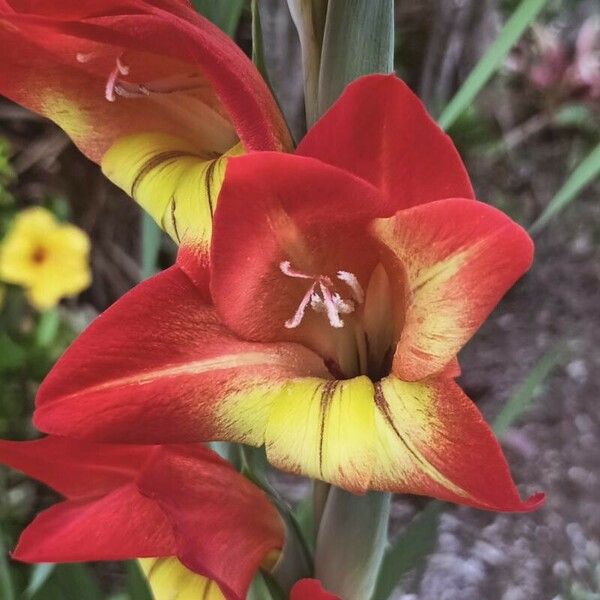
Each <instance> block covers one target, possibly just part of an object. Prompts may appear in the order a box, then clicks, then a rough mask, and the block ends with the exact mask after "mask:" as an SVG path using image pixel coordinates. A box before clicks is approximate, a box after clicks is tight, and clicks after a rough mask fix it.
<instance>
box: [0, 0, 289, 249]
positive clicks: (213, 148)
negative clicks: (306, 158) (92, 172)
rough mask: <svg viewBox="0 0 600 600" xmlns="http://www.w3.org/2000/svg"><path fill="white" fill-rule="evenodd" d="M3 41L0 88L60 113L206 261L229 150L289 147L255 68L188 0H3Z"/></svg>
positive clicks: (92, 152) (80, 141)
mask: <svg viewBox="0 0 600 600" xmlns="http://www.w3.org/2000/svg"><path fill="white" fill-rule="evenodd" d="M0 47H2V61H1V63H0V94H3V95H5V96H7V97H9V98H11V99H12V100H14V101H16V102H18V103H19V104H22V105H23V106H26V107H28V108H30V109H31V110H33V111H36V112H38V113H40V114H42V115H44V116H46V117H48V118H50V119H52V120H53V121H55V122H56V123H57V124H58V125H59V126H60V127H62V128H63V129H64V130H65V131H66V133H67V134H68V135H69V136H70V137H71V138H72V139H73V141H74V142H75V143H76V144H77V146H78V147H79V148H80V149H81V150H82V151H83V152H84V153H85V154H86V155H87V156H88V157H89V158H91V159H92V160H94V161H96V162H98V163H100V164H101V166H102V169H103V171H104V173H105V174H106V175H107V176H108V177H109V178H110V179H111V180H112V181H113V182H114V183H116V184H117V185H118V186H120V187H121V188H123V189H124V190H125V191H126V192H127V193H129V194H130V195H131V196H132V197H133V198H134V199H135V200H136V201H137V202H139V203H140V204H141V205H142V206H143V207H144V208H145V209H146V210H147V211H148V212H149V213H150V214H151V215H152V217H153V218H154V219H155V220H156V222H157V223H158V224H159V225H160V226H161V227H162V228H163V229H164V230H165V231H166V232H167V233H168V234H169V235H170V236H171V237H172V238H173V239H174V240H175V241H176V242H177V243H181V245H182V247H183V248H184V249H185V250H186V251H188V254H193V255H195V256H196V258H197V259H199V260H206V252H207V246H208V241H209V239H210V231H211V222H212V216H213V212H214V209H215V205H216V201H217V197H218V193H219V190H220V186H221V182H222V178H223V173H224V170H225V164H226V158H222V157H226V156H228V155H232V154H239V153H241V152H243V150H244V149H245V150H247V151H250V150H276V151H279V150H289V149H290V148H291V140H290V137H289V133H288V130H287V127H286V125H285V121H284V120H283V117H282V115H281V113H280V111H279V109H278V107H277V104H276V102H275V100H274V98H273V97H272V95H271V93H270V91H269V89H268V87H267V85H266V84H265V82H264V81H263V79H262V77H261V75H260V74H259V72H258V71H257V70H256V68H255V67H254V65H253V64H252V63H251V62H250V60H249V59H248V58H247V57H246V56H245V55H244V53H243V52H242V51H241V50H240V49H239V48H238V47H237V46H236V45H235V43H234V42H233V41H232V40H231V39H229V38H228V37H227V36H226V35H225V34H224V33H223V32H221V31H220V30H219V29H218V28H217V27H215V26H214V25H212V24H211V23H210V22H209V21H207V20H206V19H205V18H203V17H202V16H200V15H199V14H198V13H197V12H196V11H195V10H194V9H193V8H192V6H191V5H190V4H189V3H188V2H186V1H184V0H104V1H103V2H98V1H97V0H77V1H74V0H69V1H62V0H61V2H58V3H57V2H55V0H36V1H34V2H31V1H29V0H0ZM198 257H199V258H198ZM190 260H192V259H190Z"/></svg>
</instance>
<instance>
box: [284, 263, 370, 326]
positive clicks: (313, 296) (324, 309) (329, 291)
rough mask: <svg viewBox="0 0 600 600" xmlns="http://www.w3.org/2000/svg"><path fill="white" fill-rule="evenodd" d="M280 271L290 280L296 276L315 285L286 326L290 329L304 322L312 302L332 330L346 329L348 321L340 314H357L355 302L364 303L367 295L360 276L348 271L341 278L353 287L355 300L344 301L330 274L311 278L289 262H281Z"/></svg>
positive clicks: (309, 289) (340, 275) (338, 274)
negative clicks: (345, 324)
mask: <svg viewBox="0 0 600 600" xmlns="http://www.w3.org/2000/svg"><path fill="white" fill-rule="evenodd" d="M279 269H280V270H281V272H282V273H283V274H284V275H287V276H288V277H293V278H294V279H308V280H311V281H312V282H313V283H312V285H311V286H310V288H308V290H307V291H306V293H305V294H304V296H303V297H302V300H301V301H300V305H299V306H298V308H297V310H296V312H295V313H294V316H293V317H292V318H291V319H288V320H287V321H286V322H285V326H286V328H288V329H294V328H296V327H298V326H299V325H300V323H302V320H303V319H304V314H305V313H306V307H307V306H308V304H309V303H310V306H311V308H312V309H313V310H314V311H315V312H318V313H325V314H326V315H327V319H328V320H329V324H330V325H331V326H332V327H334V328H336V329H340V328H342V327H343V326H344V321H343V320H342V319H341V318H340V315H348V314H350V313H352V312H354V310H355V308H356V304H355V302H356V303H358V304H362V303H363V302H364V292H363V289H362V287H361V285H360V283H359V282H358V279H357V277H356V276H355V275H354V274H353V273H350V272H348V271H338V273H337V276H338V279H340V281H343V282H344V283H346V284H347V285H348V286H349V287H350V289H351V290H352V294H353V296H354V301H353V300H344V299H343V298H342V297H341V295H340V294H339V293H338V292H336V291H335V288H334V283H333V281H332V280H331V279H330V278H329V277H328V276H327V275H316V276H315V275H309V274H308V273H304V272H303V271H299V270H297V269H295V268H294V267H292V265H291V263H290V261H289V260H284V261H282V262H280V263H279ZM317 285H318V291H317ZM319 292H320V293H319Z"/></svg>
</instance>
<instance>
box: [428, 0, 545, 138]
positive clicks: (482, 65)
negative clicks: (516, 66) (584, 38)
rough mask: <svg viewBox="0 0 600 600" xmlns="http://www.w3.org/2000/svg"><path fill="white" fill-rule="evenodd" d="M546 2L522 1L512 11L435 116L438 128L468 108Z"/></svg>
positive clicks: (446, 124) (454, 119)
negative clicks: (490, 43)
mask: <svg viewBox="0 0 600 600" xmlns="http://www.w3.org/2000/svg"><path fill="white" fill-rule="evenodd" d="M546 4H548V0H522V2H521V4H519V6H518V7H517V9H516V10H515V12H514V13H513V14H512V15H511V16H510V18H509V19H508V21H506V23H505V25H504V27H503V28H502V31H501V32H500V34H499V35H498V37H497V38H496V39H495V40H494V42H493V43H492V45H491V46H490V47H489V48H488V49H487V51H486V52H485V54H484V55H483V56H482V57H481V60H480V61H479V62H478V63H477V65H476V66H475V68H474V69H473V71H471V73H470V75H469V76H468V77H467V79H466V80H465V82H464V83H463V84H462V86H461V87H460V89H459V90H458V92H457V93H456V95H455V96H454V97H453V98H452V100H450V102H449V103H448V105H447V106H446V108H445V109H444V111H443V112H442V114H441V115H440V118H439V119H438V122H439V124H440V127H442V128H443V129H448V128H449V127H450V126H451V125H452V124H453V123H454V122H455V121H456V119H457V118H458V117H459V116H460V115H461V113H462V112H463V111H464V110H466V109H467V107H469V105H470V104H471V103H472V102H473V100H474V99H475V97H476V96H477V94H478V93H479V92H480V91H481V90H482V89H483V87H484V86H485V84H486V83H487V82H488V81H489V80H490V78H491V77H492V76H493V75H494V73H495V72H496V71H497V70H498V68H499V67H500V66H501V65H502V63H503V62H504V59H505V58H506V56H507V54H508V53H509V52H510V49H511V48H512V47H513V46H514V45H515V44H516V43H517V42H518V41H519V39H520V38H521V36H522V35H523V33H525V31H526V30H527V28H528V27H529V26H530V25H531V24H532V23H533V22H534V21H535V19H536V18H537V16H538V15H539V13H540V12H541V10H542V9H543V8H544V7H545V6H546Z"/></svg>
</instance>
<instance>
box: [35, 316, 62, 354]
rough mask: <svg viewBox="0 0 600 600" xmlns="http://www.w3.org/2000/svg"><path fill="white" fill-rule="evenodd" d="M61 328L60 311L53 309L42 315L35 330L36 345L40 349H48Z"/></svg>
mask: <svg viewBox="0 0 600 600" xmlns="http://www.w3.org/2000/svg"><path fill="white" fill-rule="evenodd" d="M59 326H60V315H59V314H58V310H57V309H55V308H52V309H50V310H47V311H45V312H43V313H41V314H40V318H39V320H38V323H37V328H36V330H35V344H36V346H38V347H39V348H47V347H48V346H50V345H51V344H52V342H53V341H54V339H55V338H56V334H57V333H58V328H59Z"/></svg>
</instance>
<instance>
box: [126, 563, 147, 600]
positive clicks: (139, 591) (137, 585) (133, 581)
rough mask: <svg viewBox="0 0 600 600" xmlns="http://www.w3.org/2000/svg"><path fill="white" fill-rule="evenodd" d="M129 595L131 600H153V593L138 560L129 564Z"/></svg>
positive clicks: (127, 567) (127, 568)
mask: <svg viewBox="0 0 600 600" xmlns="http://www.w3.org/2000/svg"><path fill="white" fill-rule="evenodd" d="M126 571H127V593H128V596H129V599H130V600H152V592H150V588H149V587H148V582H147V580H146V578H145V577H144V575H143V573H142V570H141V568H140V565H139V563H138V562H137V561H136V560H131V561H128V562H127V566H126Z"/></svg>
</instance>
